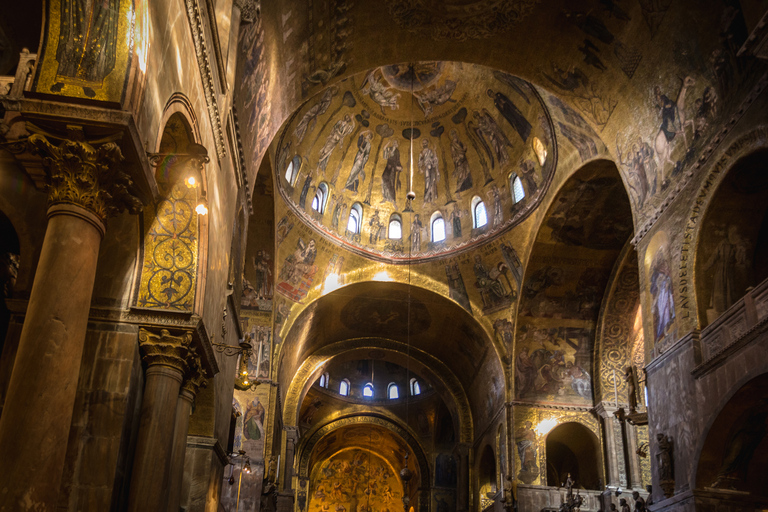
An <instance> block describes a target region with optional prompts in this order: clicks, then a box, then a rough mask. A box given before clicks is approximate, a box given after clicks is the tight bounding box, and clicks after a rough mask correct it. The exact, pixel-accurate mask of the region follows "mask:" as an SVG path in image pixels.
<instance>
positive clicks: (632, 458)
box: [625, 422, 645, 491]
mask: <svg viewBox="0 0 768 512" xmlns="http://www.w3.org/2000/svg"><path fill="white" fill-rule="evenodd" d="M625 428H626V430H625V433H626V436H627V456H628V457H629V481H630V484H631V486H632V488H633V489H635V490H638V491H645V488H644V487H643V475H642V470H641V469H640V456H639V455H638V454H637V427H635V426H634V425H630V423H629V422H627V423H626V425H625Z"/></svg>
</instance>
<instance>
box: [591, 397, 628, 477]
mask: <svg viewBox="0 0 768 512" xmlns="http://www.w3.org/2000/svg"><path fill="white" fill-rule="evenodd" d="M616 411H617V409H616V407H615V406H614V405H613V404H609V403H606V402H600V403H599V404H597V406H596V407H595V412H597V414H598V415H599V416H600V418H601V419H602V420H603V430H604V432H605V453H606V455H607V461H606V462H607V465H608V474H607V475H605V480H606V482H605V485H606V487H608V488H610V489H616V488H618V487H622V488H626V487H627V473H626V467H625V464H624V440H623V436H622V431H621V423H620V422H619V420H618V418H616V416H615V413H616Z"/></svg>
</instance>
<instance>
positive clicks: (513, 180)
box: [509, 173, 525, 204]
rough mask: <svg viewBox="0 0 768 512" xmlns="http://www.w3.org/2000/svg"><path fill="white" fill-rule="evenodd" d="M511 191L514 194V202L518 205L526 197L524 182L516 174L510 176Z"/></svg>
mask: <svg viewBox="0 0 768 512" xmlns="http://www.w3.org/2000/svg"><path fill="white" fill-rule="evenodd" d="M509 190H510V192H511V193H512V202H513V203H515V204H517V203H519V202H520V201H522V200H523V198H524V197H525V189H524V188H523V180H521V179H520V176H518V175H517V174H515V173H511V174H510V175H509Z"/></svg>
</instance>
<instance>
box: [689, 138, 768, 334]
mask: <svg viewBox="0 0 768 512" xmlns="http://www.w3.org/2000/svg"><path fill="white" fill-rule="evenodd" d="M767 158H768V149H760V150H758V151H755V152H753V153H750V154H749V155H747V156H745V157H744V158H742V159H740V160H739V161H737V162H736V164H735V165H734V166H733V167H732V168H731V169H730V170H729V171H728V174H727V175H726V176H725V178H724V179H723V181H722V182H721V183H720V185H719V186H718V189H717V191H716V192H715V195H714V197H713V198H712V201H711V203H710V205H709V207H708V208H707V212H706V214H705V216H704V220H703V223H702V226H701V235H700V238H699V244H698V251H697V258H696V294H697V298H698V301H697V303H698V308H699V318H700V320H701V325H702V327H705V326H707V325H709V324H711V323H712V322H714V321H715V320H716V319H717V318H718V317H719V316H720V315H721V314H722V313H724V312H725V311H726V310H728V309H729V308H730V307H731V306H733V305H734V304H736V303H737V302H738V301H739V299H741V297H743V296H744V295H745V293H747V289H748V288H750V287H757V286H759V284H760V283H762V282H763V281H765V280H766V279H768V177H767V176H766V174H765V161H766V159H767Z"/></svg>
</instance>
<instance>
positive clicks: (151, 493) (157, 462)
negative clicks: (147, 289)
mask: <svg viewBox="0 0 768 512" xmlns="http://www.w3.org/2000/svg"><path fill="white" fill-rule="evenodd" d="M191 343H192V333H189V332H187V333H184V334H182V335H181V336H173V335H171V333H170V332H168V330H166V329H163V330H161V331H160V334H154V333H152V332H150V331H148V330H146V329H144V328H141V329H139V347H140V348H141V351H142V357H143V359H144V362H145V363H146V364H147V366H148V368H147V372H146V381H145V384H144V395H143V397H142V402H141V413H140V419H139V434H138V440H137V442H136V453H135V456H134V461H133V471H132V473H131V490H130V493H129V495H128V510H129V511H131V512H145V511H148V510H158V511H162V510H165V509H166V507H167V504H168V490H169V487H168V485H169V482H168V480H169V479H168V471H169V469H170V460H171V448H172V446H173V431H174V426H175V420H176V415H175V412H176V406H177V402H178V400H179V389H180V388H181V382H182V378H183V376H184V373H185V371H186V359H187V356H188V355H189V353H190V348H191V347H190V345H191ZM187 421H188V420H187Z"/></svg>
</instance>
